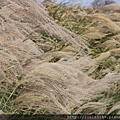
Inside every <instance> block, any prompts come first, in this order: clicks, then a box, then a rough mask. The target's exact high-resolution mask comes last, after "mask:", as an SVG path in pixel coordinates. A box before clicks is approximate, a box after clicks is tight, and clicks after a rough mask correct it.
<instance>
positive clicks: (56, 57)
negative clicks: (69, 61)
mask: <svg viewBox="0 0 120 120" xmlns="http://www.w3.org/2000/svg"><path fill="white" fill-rule="evenodd" d="M60 59H61V57H60V56H54V57H53V58H52V59H51V60H50V61H49V62H52V63H54V62H57V61H59V60H60Z"/></svg>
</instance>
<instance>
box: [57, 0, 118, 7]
mask: <svg viewBox="0 0 120 120" xmlns="http://www.w3.org/2000/svg"><path fill="white" fill-rule="evenodd" d="M56 1H58V2H59V1H61V0H56ZM62 1H75V2H81V3H82V4H84V5H87V6H88V5H90V3H92V1H94V0H62ZM113 1H115V2H116V3H118V4H120V0H113Z"/></svg>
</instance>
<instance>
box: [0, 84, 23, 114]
mask: <svg viewBox="0 0 120 120" xmlns="http://www.w3.org/2000/svg"><path fill="white" fill-rule="evenodd" d="M1 86H4V87H1V89H2V90H3V91H4V93H3V95H2V96H0V97H1V100H0V103H1V110H2V111H3V112H5V113H13V108H14V107H15V106H17V104H16V105H15V104H13V103H12V101H13V100H14V99H15V98H17V97H18V96H19V94H20V91H21V89H22V88H21V86H20V87H17V88H16V89H15V86H16V85H10V84H8V83H2V85H1ZM14 89H15V90H14Z"/></svg>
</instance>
